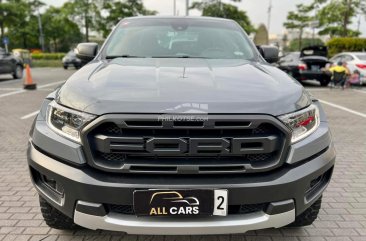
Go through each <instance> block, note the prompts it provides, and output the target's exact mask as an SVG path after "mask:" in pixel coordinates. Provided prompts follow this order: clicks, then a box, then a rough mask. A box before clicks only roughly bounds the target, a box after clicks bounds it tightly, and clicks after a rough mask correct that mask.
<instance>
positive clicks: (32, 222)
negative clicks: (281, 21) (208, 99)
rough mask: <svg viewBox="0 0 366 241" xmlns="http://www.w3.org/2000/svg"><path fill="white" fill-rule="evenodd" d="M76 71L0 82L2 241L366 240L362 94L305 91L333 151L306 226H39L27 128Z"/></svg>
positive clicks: (38, 72)
mask: <svg viewBox="0 0 366 241" xmlns="http://www.w3.org/2000/svg"><path fill="white" fill-rule="evenodd" d="M73 72H74V71H73V70H68V71H65V70H63V69H51V68H44V69H34V70H33V77H34V79H35V80H37V82H38V90H36V91H23V90H22V89H21V87H22V81H20V80H11V76H1V77H0V110H1V115H0V137H1V140H0V241H4V240H16V241H22V240H125V241H127V240H128V241H132V240H133V241H138V240H139V241H142V240H149V241H150V240H164V241H170V240H172V241H173V240H182V241H186V240H192V241H193V240H197V241H198V240H199V241H206V240H210V241H219V240H220V241H224V240H238V241H239V240H240V241H244V240H247V241H249V240H250V241H254V240H263V241H275V240H284V241H286V240H288V241H308V240H309V241H310V240H312V241H326V240H327V241H328V240H340V241H348V240H352V241H366V175H365V173H366V89H365V88H364V89H352V90H350V89H349V90H345V91H342V90H340V89H335V90H329V89H328V88H320V87H318V86H315V85H313V84H311V83H310V84H307V85H306V88H307V89H309V90H310V92H311V93H312V94H313V95H314V96H316V97H317V98H319V99H320V100H321V101H322V102H323V104H324V108H325V111H326V113H327V115H328V119H329V122H330V125H331V128H332V131H333V136H334V141H335V146H336V149H337V153H338V156H337V157H338V159H337V165H336V168H335V172H334V177H333V180H332V182H331V184H330V186H329V187H328V189H327V191H326V193H325V194H324V198H323V206H322V207H323V208H322V211H321V213H320V215H319V219H318V220H317V221H316V222H315V223H314V224H313V225H312V226H309V227H306V228H295V229H289V228H282V229H268V230H261V231H252V232H249V233H247V234H245V235H230V236H179V237H170V236H130V235H123V234H120V233H111V232H106V231H89V230H79V231H74V232H65V231H59V230H54V229H50V228H48V227H47V226H46V224H45V223H44V222H43V219H42V217H41V214H40V211H39V207H38V196H37V195H36V192H35V190H34V189H33V188H32V185H31V183H30V179H29V177H28V169H27V164H26V156H25V150H26V146H27V139H28V131H29V128H30V125H31V122H32V120H33V118H34V115H35V113H36V111H37V109H38V108H39V106H40V104H41V101H42V99H43V98H44V97H45V96H47V94H48V93H49V92H51V91H52V90H53V89H54V88H55V87H56V86H57V85H58V84H60V83H61V81H63V80H65V79H67V77H68V76H70V75H71V74H72V73H73Z"/></svg>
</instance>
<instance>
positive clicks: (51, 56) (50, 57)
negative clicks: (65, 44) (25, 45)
mask: <svg viewBox="0 0 366 241" xmlns="http://www.w3.org/2000/svg"><path fill="white" fill-rule="evenodd" d="M64 56H65V53H34V54H32V59H36V60H37V59H45V60H61V59H62V58H63V57H64Z"/></svg>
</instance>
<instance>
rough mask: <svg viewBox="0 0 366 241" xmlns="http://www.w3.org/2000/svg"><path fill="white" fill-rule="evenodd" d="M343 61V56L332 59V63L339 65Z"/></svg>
mask: <svg viewBox="0 0 366 241" xmlns="http://www.w3.org/2000/svg"><path fill="white" fill-rule="evenodd" d="M341 60H342V56H341V55H340V56H337V57H335V58H333V59H332V62H333V63H338V62H339V61H341Z"/></svg>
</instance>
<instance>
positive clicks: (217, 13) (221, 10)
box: [190, 0, 255, 34]
mask: <svg viewBox="0 0 366 241" xmlns="http://www.w3.org/2000/svg"><path fill="white" fill-rule="evenodd" d="M232 1H233V2H240V1H241V0H232ZM190 8H191V9H198V10H200V11H202V16H210V17H219V18H228V19H232V20H234V21H236V22H237V23H238V24H239V25H240V26H241V27H242V28H243V29H244V30H245V31H246V32H247V33H248V34H250V33H252V32H254V31H255V28H254V27H253V25H252V23H251V21H250V19H249V17H248V15H247V14H246V12H245V11H242V10H240V9H239V8H238V7H236V6H234V5H232V4H228V3H222V2H221V1H220V0H209V1H204V2H194V3H193V4H192V6H191V7H190Z"/></svg>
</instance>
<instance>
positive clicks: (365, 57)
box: [356, 54, 366, 60]
mask: <svg viewBox="0 0 366 241" xmlns="http://www.w3.org/2000/svg"><path fill="white" fill-rule="evenodd" d="M356 57H357V58H358V59H359V60H366V54H356Z"/></svg>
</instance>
